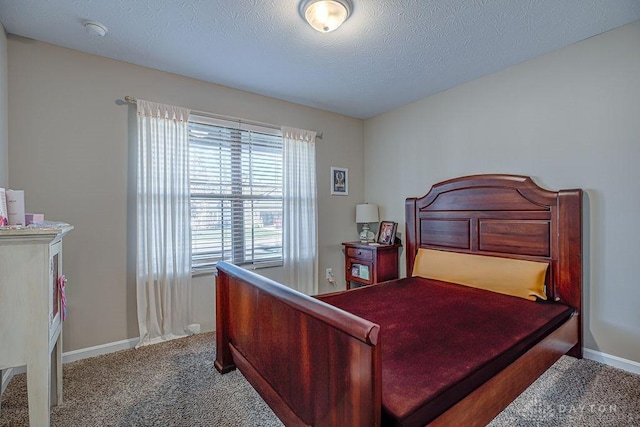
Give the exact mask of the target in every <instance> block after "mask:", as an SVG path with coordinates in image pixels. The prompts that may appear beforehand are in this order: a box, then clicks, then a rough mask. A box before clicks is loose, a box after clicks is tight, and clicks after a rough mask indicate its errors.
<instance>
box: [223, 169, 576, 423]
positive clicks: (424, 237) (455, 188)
mask: <svg viewBox="0 0 640 427" xmlns="http://www.w3.org/2000/svg"><path fill="white" fill-rule="evenodd" d="M405 212H406V218H405V224H406V233H405V252H406V266H407V268H406V271H407V272H408V275H409V276H412V273H413V272H415V271H420V268H414V267H419V266H418V263H419V262H421V261H417V260H419V259H420V257H421V256H423V254H425V253H431V252H433V251H437V252H438V253H442V254H446V256H449V255H451V256H461V257H476V258H486V257H487V256H489V257H491V259H492V260H494V259H495V260H497V261H499V262H502V261H505V260H506V261H505V262H525V263H531V264H535V263H545V266H546V267H545V270H544V273H543V277H542V280H543V281H544V283H543V285H544V292H545V293H546V295H545V298H539V297H536V298H534V299H536V301H531V300H527V299H523V298H518V297H514V296H510V295H503V294H501V293H495V292H491V291H487V290H483V289H477V288H475V287H468V286H462V285H460V284H457V283H450V282H447V281H442V280H437V279H434V278H424V277H418V276H415V277H407V278H403V279H399V280H395V281H390V282H385V283H382V284H378V285H373V286H368V287H364V288H358V289H352V290H348V291H343V292H337V293H333V294H325V295H319V296H317V297H309V296H306V295H303V294H300V293H298V292H296V291H294V290H292V289H290V288H288V287H285V286H283V285H281V284H278V283H276V282H274V281H271V280H269V279H266V278H264V277H261V276H258V275H256V274H254V273H252V272H249V271H246V270H243V269H241V268H238V267H236V266H233V265H231V264H227V263H219V264H218V275H217V279H216V280H217V282H216V284H217V286H216V310H217V311H216V360H215V363H214V364H215V367H216V369H217V370H218V371H219V372H221V373H226V372H229V371H230V370H233V369H235V368H236V367H237V368H238V369H239V370H240V371H241V372H242V373H243V375H244V376H245V377H246V378H247V380H248V381H249V383H250V384H251V385H252V386H253V387H254V388H255V389H256V390H257V391H258V392H259V393H260V395H261V396H262V397H263V398H264V400H265V401H266V403H267V404H268V405H269V406H270V407H271V408H272V409H273V411H274V413H275V414H276V415H277V416H278V417H279V418H280V419H281V420H282V421H283V423H284V424H285V425H287V426H297V425H313V426H378V425H402V426H419V425H465V426H473V425H478V426H481V425H486V424H487V423H488V422H489V421H491V420H492V419H493V418H494V417H495V416H496V415H497V414H498V413H500V412H501V411H502V410H503V409H504V408H505V407H506V406H508V405H509V403H510V402H511V401H512V400H513V399H515V398H516V397H517V396H518V395H519V394H520V393H521V392H522V391H524V390H525V389H526V388H527V387H528V386H529V385H531V383H532V382H533V381H535V379H536V378H538V377H539V376H540V375H541V374H542V373H543V372H544V371H545V370H546V369H548V368H549V367H550V366H551V365H552V364H553V363H555V361H557V360H558V359H559V358H560V357H561V356H562V355H564V354H568V355H571V356H574V357H578V358H580V357H582V316H581V298H582V290H581V288H582V191H581V190H561V191H557V192H556V191H548V190H545V189H543V188H541V187H539V186H537V185H536V184H535V183H534V182H533V181H532V180H531V179H530V178H528V177H524V176H516V175H474V176H467V177H461V178H456V179H452V180H448V181H444V182H441V183H439V184H436V185H434V186H432V187H431V189H430V191H429V192H428V193H427V194H426V195H425V196H423V197H417V198H409V199H407V200H406V203H405ZM425 251H426V252H425ZM429 251H431V252H429ZM429 259H432V258H429ZM414 264H415V265H414ZM549 403H551V402H549Z"/></svg>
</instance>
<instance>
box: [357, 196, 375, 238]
mask: <svg viewBox="0 0 640 427" xmlns="http://www.w3.org/2000/svg"><path fill="white" fill-rule="evenodd" d="M370 222H378V205H374V204H373V203H363V204H360V205H356V223H360V224H364V225H363V226H362V232H361V233H360V241H361V242H362V243H366V242H373V238H374V237H375V234H374V233H373V232H372V231H370V230H369V223H370Z"/></svg>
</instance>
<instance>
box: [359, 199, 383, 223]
mask: <svg viewBox="0 0 640 427" xmlns="http://www.w3.org/2000/svg"><path fill="white" fill-rule="evenodd" d="M356 222H358V223H369V222H378V205H374V204H373V203H363V204H360V205H356Z"/></svg>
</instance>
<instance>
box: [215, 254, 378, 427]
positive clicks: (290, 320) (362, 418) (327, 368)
mask: <svg viewBox="0 0 640 427" xmlns="http://www.w3.org/2000/svg"><path fill="white" fill-rule="evenodd" d="M216 310H217V311H216V360H215V367H216V369H217V370H218V371H220V372H221V373H225V372H228V371H230V370H232V369H235V367H236V366H237V367H238V368H239V369H240V371H241V372H242V373H243V375H244V376H245V377H246V378H247V380H248V381H249V382H250V383H251V385H252V386H253V387H254V388H255V389H256V390H257V391H258V393H260V395H261V396H262V397H263V399H264V400H265V401H266V402H267V404H268V405H269V406H270V407H271V408H272V409H273V411H274V412H275V413H276V415H277V416H278V417H279V418H280V419H281V420H282V421H283V422H284V423H285V424H286V425H287V426H294V425H313V426H338V425H339V426H365V425H366V426H378V425H380V412H381V384H380V378H381V365H380V359H381V356H380V336H379V333H380V327H379V326H378V325H376V324H374V323H372V322H369V321H367V320H364V319H361V318H359V317H357V316H354V315H352V314H350V313H347V312H345V311H343V310H340V309H338V308H335V307H333V306H330V305H328V304H325V303H323V302H321V301H318V300H316V299H314V298H311V297H308V296H306V295H303V294H301V293H299V292H296V291H294V290H292V289H289V288H287V287H285V286H283V285H280V284H278V283H276V282H274V281H271V280H269V279H266V278H264V277H261V276H258V275H256V274H254V273H252V272H249V271H246V270H243V269H241V268H239V267H236V266H233V265H231V264H228V263H224V262H220V263H218V276H217V280H216Z"/></svg>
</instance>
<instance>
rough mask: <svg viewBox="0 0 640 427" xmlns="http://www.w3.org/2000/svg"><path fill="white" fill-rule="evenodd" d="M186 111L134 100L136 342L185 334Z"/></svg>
mask: <svg viewBox="0 0 640 427" xmlns="http://www.w3.org/2000/svg"><path fill="white" fill-rule="evenodd" d="M188 119H189V110H187V109H184V108H179V107H172V106H169V105H162V104H157V103H153V102H148V101H142V100H138V153H137V155H138V197H137V233H138V234H137V255H136V256H137V278H136V290H137V307H138V326H139V329H140V342H139V343H138V346H141V345H146V344H152V343H156V342H160V341H164V340H169V339H173V338H178V337H181V336H185V335H188V334H189V333H190V328H191V329H195V328H194V327H197V325H190V324H189V323H190V321H191V221H190V217H191V216H190V210H189V139H188V128H187V126H188Z"/></svg>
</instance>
